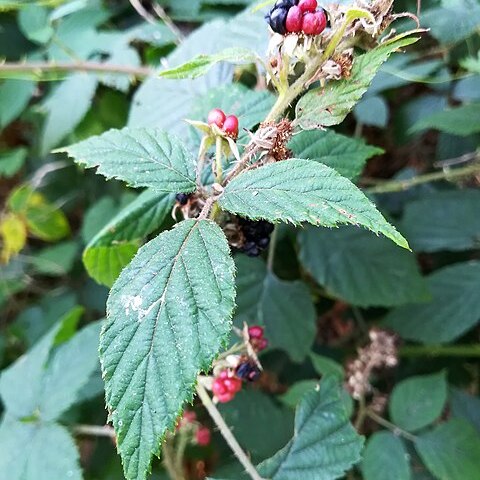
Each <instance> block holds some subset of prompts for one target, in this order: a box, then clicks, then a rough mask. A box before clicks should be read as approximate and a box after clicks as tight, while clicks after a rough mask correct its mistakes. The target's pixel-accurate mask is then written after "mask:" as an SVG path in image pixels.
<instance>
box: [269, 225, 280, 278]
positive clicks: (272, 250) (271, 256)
mask: <svg viewBox="0 0 480 480" xmlns="http://www.w3.org/2000/svg"><path fill="white" fill-rule="evenodd" d="M277 237H278V226H277V225H275V228H274V229H273V232H272V235H271V237H270V245H269V247H268V258H267V269H268V271H269V272H273V261H274V260H275V247H276V245H277Z"/></svg>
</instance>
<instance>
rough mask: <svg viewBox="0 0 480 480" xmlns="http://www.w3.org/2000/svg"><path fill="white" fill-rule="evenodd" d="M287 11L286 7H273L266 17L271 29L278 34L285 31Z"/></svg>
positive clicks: (282, 33) (283, 33)
mask: <svg viewBox="0 0 480 480" xmlns="http://www.w3.org/2000/svg"><path fill="white" fill-rule="evenodd" d="M287 13H288V9H286V8H276V7H275V8H274V9H273V10H272V11H271V12H270V13H269V15H267V17H266V18H267V22H268V24H269V25H270V27H271V29H272V30H273V31H274V32H276V33H279V34H280V35H285V34H286V33H287V29H286V27H285V21H286V19H287Z"/></svg>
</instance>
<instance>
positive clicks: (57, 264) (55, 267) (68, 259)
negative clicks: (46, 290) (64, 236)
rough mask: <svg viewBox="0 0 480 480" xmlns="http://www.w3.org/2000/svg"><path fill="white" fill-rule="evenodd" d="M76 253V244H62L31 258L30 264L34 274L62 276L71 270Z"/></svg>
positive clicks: (46, 249)
mask: <svg viewBox="0 0 480 480" xmlns="http://www.w3.org/2000/svg"><path fill="white" fill-rule="evenodd" d="M77 252H78V244H77V243H76V242H63V243H59V244H57V245H54V246H52V247H47V248H44V249H43V250H41V251H40V252H39V253H37V254H36V255H35V256H33V257H31V259H30V263H31V265H32V266H33V268H34V270H35V272H36V273H40V274H42V275H51V276H62V275H66V274H67V273H68V272H69V271H70V270H71V269H72V267H73V262H74V261H75V258H76V256H77Z"/></svg>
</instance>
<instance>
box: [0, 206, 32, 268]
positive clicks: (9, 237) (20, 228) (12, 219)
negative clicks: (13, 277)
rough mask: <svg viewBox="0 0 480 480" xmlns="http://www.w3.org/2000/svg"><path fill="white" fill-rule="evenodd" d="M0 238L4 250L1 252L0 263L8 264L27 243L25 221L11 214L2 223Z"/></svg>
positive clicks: (0, 225) (0, 224)
mask: <svg viewBox="0 0 480 480" xmlns="http://www.w3.org/2000/svg"><path fill="white" fill-rule="evenodd" d="M0 237H1V239H2V250H1V251H0V263H8V262H9V261H10V258H12V257H13V256H15V255H16V254H17V253H18V252H19V251H20V250H21V249H22V248H23V247H24V246H25V243H26V241H27V229H26V226H25V223H23V220H22V219H21V218H19V217H18V216H17V215H15V214H13V213H11V214H9V215H7V216H6V217H4V218H3V219H2V221H1V222H0Z"/></svg>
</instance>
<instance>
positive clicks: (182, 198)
mask: <svg viewBox="0 0 480 480" xmlns="http://www.w3.org/2000/svg"><path fill="white" fill-rule="evenodd" d="M190 195H191V194H190V193H177V194H176V195H175V200H176V201H177V202H178V203H179V204H180V205H182V207H183V205H186V204H187V203H188V200H189V198H190Z"/></svg>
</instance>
